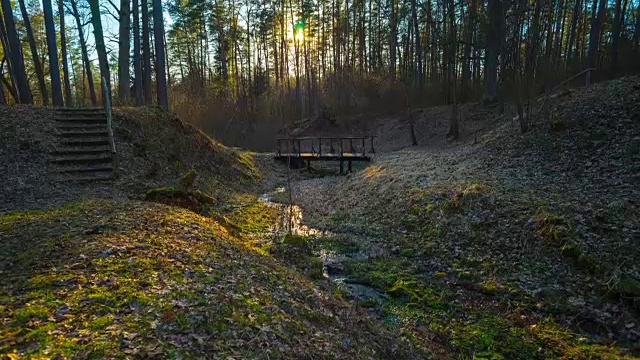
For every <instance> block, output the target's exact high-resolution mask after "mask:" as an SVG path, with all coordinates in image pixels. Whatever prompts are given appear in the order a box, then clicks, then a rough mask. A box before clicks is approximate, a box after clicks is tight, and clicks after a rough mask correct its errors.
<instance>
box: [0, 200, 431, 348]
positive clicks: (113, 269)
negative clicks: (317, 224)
mask: <svg viewBox="0 0 640 360" xmlns="http://www.w3.org/2000/svg"><path fill="white" fill-rule="evenodd" d="M0 221H1V222H2V224H3V226H4V229H7V230H3V235H5V234H6V235H7V236H6V237H3V241H2V242H1V243H0V253H1V254H3V255H2V256H5V254H7V253H8V254H18V253H23V252H25V251H31V252H30V257H31V259H30V260H29V259H27V258H25V259H24V261H19V262H18V261H16V262H13V263H11V264H9V263H8V262H0V270H1V271H2V274H3V276H2V277H0V294H2V295H1V296H0V338H2V341H0V354H3V355H4V354H17V355H20V356H22V357H28V358H50V357H56V356H62V357H70V358H74V357H88V358H103V357H114V358H129V357H132V358H144V357H155V358H172V357H178V356H182V357H186V358H198V357H205V356H211V355H212V354H215V356H216V357H228V356H237V355H238V354H242V356H247V357H255V356H257V354H265V353H269V354H271V355H272V356H274V357H276V358H304V357H309V356H312V355H313V356H321V357H333V356H339V357H344V358H353V357H357V356H360V355H363V354H364V356H367V357H372V356H382V357H395V356H399V357H400V358H424V357H425V356H426V354H425V353H422V352H420V351H419V350H416V348H415V347H412V346H411V344H409V343H405V342H403V340H402V339H400V338H398V337H397V336H395V335H393V334H391V333H389V332H388V331H387V330H386V329H385V328H384V327H383V326H382V325H380V324H378V323H376V322H375V321H374V320H372V319H369V318H367V317H364V316H363V315H362V314H359V313H358V312H357V311H355V309H353V308H351V307H350V306H349V305H348V304H346V303H345V302H344V301H341V300H339V299H336V298H333V297H331V296H326V295H322V293H321V292H319V291H318V290H317V289H316V288H315V287H314V284H313V283H312V282H310V281H309V280H308V278H306V277H304V276H302V275H301V274H300V273H299V272H297V271H295V270H293V269H291V268H288V267H285V266H282V265H281V262H280V261H278V260H277V259H274V258H273V257H271V256H268V255H265V254H264V253H262V252H260V251H258V249H256V248H254V247H253V246H251V245H250V243H248V242H245V241H243V240H240V239H238V238H236V237H234V236H233V235H231V234H230V233H229V232H228V231H227V229H226V228H225V227H223V226H221V225H220V224H219V223H218V222H216V221H215V220H213V219H211V218H205V217H202V216H199V215H197V214H195V213H194V212H191V211H187V210H184V209H181V208H177V207H167V206H163V205H158V204H153V203H148V202H123V203H114V202H84V203H80V204H76V205H74V206H72V207H65V208H58V209H53V210H50V211H47V212H32V213H21V214H17V213H12V214H9V215H7V214H2V215H0ZM27 240H28V241H27ZM302 243H305V242H304V241H303V242H302ZM47 244H54V245H55V246H53V247H52V246H49V245H47ZM300 244H301V243H300V242H299V241H297V240H296V241H294V240H293V239H290V241H288V242H287V246H292V247H293V248H295V251H292V252H291V254H292V256H293V254H294V253H296V254H299V253H300V246H298V245H300ZM31 249H36V250H31ZM316 260H317V259H316ZM314 266H315V265H314ZM315 268H319V269H320V270H321V264H319V266H316V267H315ZM328 318H330V319H334V320H333V321H331V322H326V321H324V319H328ZM185 334H188V335H185ZM363 334H366V335H363ZM249 339H254V340H253V341H248V340H249ZM344 339H353V340H352V343H351V346H349V347H345V346H343V345H342V343H343V340H344ZM314 354H315V355H314ZM12 356H13V355H12Z"/></svg>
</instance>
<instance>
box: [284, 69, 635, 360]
mask: <svg viewBox="0 0 640 360" xmlns="http://www.w3.org/2000/svg"><path fill="white" fill-rule="evenodd" d="M639 100H640V78H638V77H631V78H626V79H619V80H615V81H611V82H607V83H602V84H598V85H596V86H593V87H591V88H589V89H586V90H575V91H570V92H564V93H561V94H559V95H557V96H554V97H552V98H546V99H543V101H544V104H545V105H544V108H543V109H541V110H540V112H539V116H538V118H537V121H536V122H534V124H533V128H532V129H531V130H530V131H529V132H528V133H526V134H524V135H522V134H520V132H519V128H518V124H517V121H513V120H512V118H513V116H514V113H513V109H510V108H509V107H507V109H506V111H505V113H503V114H499V109H498V107H497V106H485V105H482V104H470V105H465V108H464V109H463V112H464V113H466V114H467V115H468V118H467V120H466V121H464V123H463V129H466V131H465V130H463V134H462V138H461V139H460V140H459V141H457V142H453V143H447V142H446V141H444V139H445V138H446V135H445V134H446V132H447V130H448V129H447V116H448V110H447V108H445V107H441V108H433V109H429V110H428V111H427V112H425V115H424V118H423V119H422V120H420V122H418V123H417V127H418V129H419V130H420V131H421V132H422V133H421V134H420V135H421V136H420V143H421V144H424V145H422V146H418V147H410V146H407V145H409V131H408V125H407V122H406V121H404V120H403V119H397V118H396V119H394V118H382V119H380V121H379V122H378V123H377V124H373V126H372V125H371V123H369V126H368V127H367V128H366V129H365V130H363V128H362V127H359V124H360V123H361V122H362V121H363V120H362V119H360V118H352V119H345V120H341V121H338V122H337V123H336V124H332V125H328V124H326V123H324V124H323V123H320V124H305V126H304V128H302V129H301V130H302V131H300V133H301V134H307V135H310V134H312V133H313V134H315V133H318V132H321V133H324V134H337V133H341V132H342V133H343V132H345V131H347V132H349V131H352V132H353V130H354V129H360V132H361V133H363V132H364V133H366V132H368V133H369V134H371V133H373V134H375V135H377V136H378V137H377V140H376V141H377V146H376V147H377V148H380V149H383V151H382V152H381V153H380V154H378V155H376V156H375V160H374V162H373V163H372V164H370V165H368V166H362V167H359V169H356V171H354V172H353V173H352V174H350V175H348V176H335V172H336V171H337V169H336V165H335V164H334V165H333V166H332V167H331V166H317V167H316V168H315V169H312V170H308V171H305V172H303V173H302V174H295V176H294V177H293V186H292V187H293V192H292V193H291V194H290V195H291V198H292V199H293V201H294V202H295V203H296V204H297V205H298V206H299V207H300V214H298V215H297V216H298V217H300V216H301V217H302V218H303V223H304V224H305V225H306V226H308V227H309V228H312V229H314V231H313V232H311V233H309V238H310V241H311V243H313V244H314V250H315V252H316V254H317V255H318V256H319V257H321V258H322V259H323V261H324V263H325V267H326V268H327V271H326V272H327V275H328V276H329V278H331V279H333V282H334V283H335V284H337V286H338V287H339V288H340V289H342V290H344V291H345V296H346V297H347V298H351V299H352V300H354V301H356V302H358V303H360V304H361V305H362V306H364V307H366V308H367V309H368V310H369V312H370V313H371V314H372V315H373V316H375V317H377V318H379V319H380V320H381V321H382V322H383V323H386V324H388V325H390V326H392V327H395V328H397V329H398V330H399V331H400V333H402V334H404V336H406V337H407V338H409V339H412V341H415V342H417V343H423V344H429V347H430V348H432V349H433V350H434V353H435V354H436V355H444V356H450V355H451V354H455V356H459V357H462V358H508V359H516V358H518V359H533V358H616V359H617V358H621V357H624V356H628V357H631V358H633V357H637V356H638V357H640V345H639V344H640V266H639V264H640V246H639V245H640V102H639ZM541 103H542V101H541ZM355 132H357V130H355ZM434 134H435V135H434ZM384 150H387V151H384ZM280 171H281V172H282V171H283V170H282V169H280ZM332 172H333V174H332ZM296 176H297V177H296ZM279 177H280V178H284V177H286V172H285V173H281V174H280V175H279ZM283 185H285V184H284V183H283ZM277 199H279V200H280V201H282V202H285V203H286V202H288V200H289V194H288V193H283V194H280V195H277Z"/></svg>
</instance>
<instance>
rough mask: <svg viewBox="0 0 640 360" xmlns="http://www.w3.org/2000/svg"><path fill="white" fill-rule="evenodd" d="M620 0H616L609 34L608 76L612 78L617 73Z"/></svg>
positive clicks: (620, 20)
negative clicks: (609, 61)
mask: <svg viewBox="0 0 640 360" xmlns="http://www.w3.org/2000/svg"><path fill="white" fill-rule="evenodd" d="M621 8H622V1H621V0H616V9H615V15H614V19H613V34H612V35H611V72H610V74H609V77H611V78H613V77H615V76H616V74H617V73H618V43H619V42H620V29H621V27H622V24H621V22H622V14H621Z"/></svg>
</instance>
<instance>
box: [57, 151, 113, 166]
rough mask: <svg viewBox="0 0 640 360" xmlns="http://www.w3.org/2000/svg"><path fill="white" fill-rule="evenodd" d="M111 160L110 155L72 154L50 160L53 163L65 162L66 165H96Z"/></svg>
mask: <svg viewBox="0 0 640 360" xmlns="http://www.w3.org/2000/svg"><path fill="white" fill-rule="evenodd" d="M112 161H113V158H112V157H111V155H107V156H105V155H84V154H82V155H73V156H69V155H68V156H65V157H56V158H55V159H52V160H51V163H53V164H58V165H61V164H67V165H74V164H75V165H79V164H86V165H96V164H106V163H110V162H112Z"/></svg>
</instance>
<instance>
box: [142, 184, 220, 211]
mask: <svg viewBox="0 0 640 360" xmlns="http://www.w3.org/2000/svg"><path fill="white" fill-rule="evenodd" d="M144 199H145V201H153V202H158V203H162V204H166V205H173V206H179V207H182V208H185V209H189V210H191V211H193V212H196V213H200V214H206V209H207V207H209V206H211V205H214V204H215V203H216V199H215V198H213V197H212V196H210V195H207V194H205V193H203V192H202V191H200V190H193V191H185V190H180V189H175V188H171V187H167V188H158V189H151V190H149V191H147V193H146V194H145V197H144Z"/></svg>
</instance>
